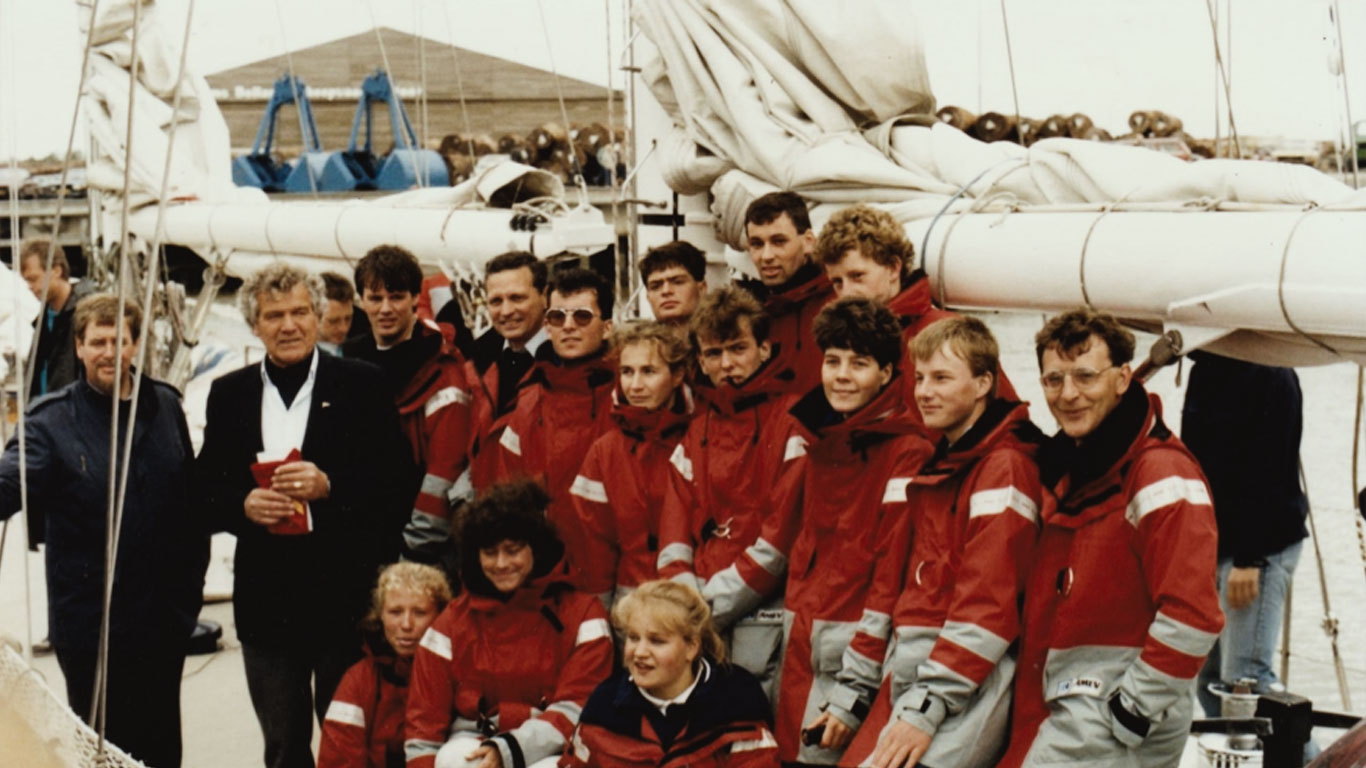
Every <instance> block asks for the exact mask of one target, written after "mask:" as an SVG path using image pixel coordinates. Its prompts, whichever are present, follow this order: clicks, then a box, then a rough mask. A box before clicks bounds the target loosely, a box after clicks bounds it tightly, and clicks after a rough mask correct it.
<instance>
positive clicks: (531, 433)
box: [494, 267, 616, 562]
mask: <svg viewBox="0 0 1366 768" xmlns="http://www.w3.org/2000/svg"><path fill="white" fill-rule="evenodd" d="M545 324H546V330H547V331H548V333H549V335H550V346H551V349H552V353H551V354H549V355H547V356H546V359H544V360H540V361H538V362H537V363H536V365H535V367H534V368H532V371H531V374H530V375H529V376H527V379H526V382H525V383H524V384H523V386H522V389H521V391H520V392H518V396H517V405H516V407H515V408H514V410H513V411H512V413H510V414H508V416H507V417H506V422H507V426H506V427H505V428H504V429H503V431H502V434H501V435H500V436H499V438H498V445H497V446H496V449H495V450H496V470H495V478H494V481H495V482H501V481H502V480H506V479H511V478H514V477H530V478H533V479H535V480H536V481H537V482H539V483H541V485H542V487H544V488H545V489H546V492H547V493H549V494H550V506H549V508H548V509H547V510H546V515H547V516H548V517H549V518H550V520H551V522H553V523H555V525H556V527H557V528H558V529H559V531H560V533H561V535H562V536H563V537H564V542H565V550H566V554H567V555H568V556H569V558H570V560H571V562H572V561H573V558H574V557H575V555H576V554H577V542H578V537H577V536H576V531H577V521H578V516H577V514H576V513H575V511H574V504H573V500H572V499H571V498H570V495H569V488H570V486H571V485H572V484H573V482H574V478H575V477H576V476H578V473H579V466H580V465H581V464H582V463H583V457H584V455H585V454H587V453H588V449H589V448H590V447H591V446H592V445H593V442H594V441H595V440H597V439H598V438H599V437H601V436H602V434H603V433H605V432H606V431H607V430H608V429H609V428H610V427H611V426H612V421H611V413H612V390H613V389H614V388H615V386H616V371H615V369H614V366H613V365H612V363H611V361H610V360H608V359H607V354H606V352H607V345H606V339H607V335H608V334H610V333H611V332H612V289H611V288H610V287H609V286H608V285H607V282H606V281H604V280H603V279H602V278H601V277H598V275H597V274H596V273H594V272H591V271H589V270H587V269H582V268H579V267H575V268H572V269H566V270H562V271H560V272H559V274H557V275H555V279H554V281H553V283H552V285H551V289H550V308H549V309H547V310H546V312H545Z"/></svg>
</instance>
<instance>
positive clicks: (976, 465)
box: [840, 399, 1043, 767]
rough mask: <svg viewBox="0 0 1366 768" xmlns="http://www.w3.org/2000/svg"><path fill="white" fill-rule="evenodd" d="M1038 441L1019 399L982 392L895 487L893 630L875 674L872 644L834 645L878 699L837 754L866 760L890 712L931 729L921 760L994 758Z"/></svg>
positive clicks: (1036, 503)
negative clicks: (956, 430) (961, 424)
mask: <svg viewBox="0 0 1366 768" xmlns="http://www.w3.org/2000/svg"><path fill="white" fill-rule="evenodd" d="M1042 442H1043V435H1042V433H1040V432H1039V430H1038V428H1037V427H1035V426H1034V424H1033V423H1032V422H1030V421H1029V406H1028V405H1026V404H1024V403H1017V402H1011V401H1006V400H999V399H998V400H992V401H989V403H988V404H987V408H986V410H985V411H984V412H983V413H982V415H981V416H980V417H979V418H978V420H977V422H976V423H975V424H973V425H972V427H971V428H969V429H968V431H967V432H966V433H964V434H963V435H962V436H961V437H959V439H958V441H957V442H955V443H953V444H952V445H950V444H949V443H948V441H947V439H945V438H941V439H940V441H939V444H938V445H937V446H936V448H935V452H934V455H933V456H931V457H930V459H929V461H927V462H926V463H925V466H924V467H922V468H921V469H920V471H919V472H917V473H915V476H914V477H913V478H911V481H910V483H909V484H908V485H907V486H906V487H905V488H904V494H903V495H904V496H905V498H906V501H907V503H908V504H909V505H910V509H911V515H910V518H909V523H910V524H909V525H908V526H904V527H903V528H901V529H899V530H898V531H897V534H896V536H895V541H894V543H893V545H892V550H893V553H894V561H896V560H899V561H900V562H901V563H903V564H904V566H903V568H904V570H903V574H904V576H903V579H902V587H901V594H900V596H899V597H897V599H896V604H895V606H894V607H893V610H892V614H891V618H892V627H893V636H894V637H895V638H896V641H895V645H894V647H893V651H892V655H891V658H890V661H889V662H888V670H887V674H886V675H885V676H884V677H883V678H882V679H881V680H879V678H878V677H876V676H872V675H870V674H868V673H869V672H871V671H874V670H876V667H875V666H874V665H873V664H872V662H873V661H876V660H881V658H882V657H881V656H878V655H876V653H877V651H879V650H880V649H879V648H877V647H876V646H872V650H873V652H874V655H872V656H869V655H867V654H866V653H864V654H860V653H859V651H860V650H862V648H863V647H864V646H865V645H866V644H867V643H866V640H865V639H864V638H863V636H862V635H859V636H857V637H856V638H855V640H854V643H852V644H851V645H850V650H849V652H847V653H846V654H845V670H844V673H843V675H842V676H843V677H845V678H847V679H854V680H856V681H858V682H857V684H856V686H855V689H856V690H858V691H859V692H860V700H861V701H862V700H864V699H863V697H864V696H868V695H870V693H871V692H872V691H876V692H877V699H876V700H875V701H874V703H873V707H872V710H871V712H870V713H869V715H868V718H867V720H865V721H864V723H863V727H862V728H861V729H860V730H859V732H858V734H857V735H856V736H855V737H854V741H853V742H851V743H850V745H849V748H848V749H846V750H845V753H844V757H843V759H841V760H840V765H845V766H857V765H860V764H862V763H863V761H865V760H867V758H868V757H869V756H870V755H871V754H872V752H873V750H874V749H875V748H876V747H877V743H878V736H879V734H880V733H881V732H882V729H883V727H884V726H886V725H887V724H888V722H889V720H890V719H900V720H904V721H906V722H908V723H910V724H911V725H914V726H915V727H916V728H919V729H920V730H921V731H924V732H925V733H928V734H930V735H931V736H932V737H933V741H931V743H930V747H929V750H928V751H927V752H926V753H925V755H924V756H923V757H922V758H921V761H922V762H924V763H925V764H926V765H955V766H965V767H968V766H991V765H995V761H996V759H997V758H998V757H999V756H1000V753H1001V751H1002V750H1003V749H1004V747H1005V739H1006V736H1007V732H1006V729H1007V725H1008V723H1007V720H1008V712H1009V709H1010V694H1011V681H1012V679H1013V677H1014V669H1015V661H1014V659H1013V658H1011V657H1010V656H1009V655H1008V654H1007V649H1008V648H1010V647H1011V645H1012V644H1013V643H1014V642H1015V641H1016V639H1017V638H1018V637H1019V631H1020V610H1019V605H1020V596H1021V594H1022V593H1023V591H1024V584H1025V577H1026V575H1027V574H1028V572H1029V566H1030V562H1031V559H1032V555H1033V549H1034V542H1035V540H1036V538H1037V537H1038V518H1039V507H1040V504H1041V496H1042V489H1041V487H1040V485H1039V469H1038V465H1037V464H1036V463H1035V455H1036V454H1037V453H1038V448H1039V445H1040V444H1041V443H1042ZM873 610H876V609H875V608H874V609H873ZM879 684H880V685H879Z"/></svg>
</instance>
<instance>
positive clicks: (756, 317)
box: [658, 285, 794, 697]
mask: <svg viewBox="0 0 1366 768" xmlns="http://www.w3.org/2000/svg"><path fill="white" fill-rule="evenodd" d="M768 327H769V326H768V315H766V314H764V310H763V308H762V307H760V306H759V302H758V301H756V300H755V299H754V297H753V296H751V295H750V294H749V292H748V291H746V290H744V289H743V288H739V287H737V286H733V285H728V286H725V287H723V288H720V289H718V290H716V291H713V292H712V293H709V294H707V296H706V298H704V299H703V300H702V304H701V306H700V307H698V310H697V313H696V314H695V315H694V316H693V320H692V338H693V344H694V349H695V351H696V353H697V356H698V361H699V366H700V367H701V369H702V374H703V376H705V377H706V380H705V381H699V382H698V387H697V398H698V406H697V411H698V412H697V415H696V416H694V417H693V420H692V424H691V425H690V426H689V427H688V432H687V434H686V435H684V437H683V442H682V443H680V444H679V446H678V447H677V448H676V449H674V452H673V454H672V455H671V456H670V457H669V463H670V465H671V469H670V472H669V484H668V487H667V488H666V489H665V492H664V506H663V509H662V510H661V511H660V514H659V544H660V548H659V560H658V567H659V576H660V577H661V578H666V579H675V580H678V581H683V582H685V583H688V584H690V585H691V586H693V587H695V588H697V590H698V591H699V592H702V591H703V585H704V584H706V583H707V581H708V580H709V579H711V578H712V577H714V576H715V575H716V574H717V573H720V572H721V571H723V570H725V569H726V568H728V567H730V566H732V565H733V564H734V562H735V560H736V558H738V557H739V556H740V555H741V553H742V552H744V550H745V548H746V547H748V546H749V545H751V544H753V543H754V541H755V539H756V538H757V537H758V535H759V529H760V528H761V527H762V526H763V524H764V518H765V517H766V516H767V515H768V514H769V513H770V512H772V511H773V510H774V509H775V504H774V502H773V500H774V499H775V498H780V497H783V496H784V495H787V494H790V493H791V492H792V488H793V487H794V481H793V480H791V479H789V478H788V477H787V476H785V475H781V474H780V473H779V470H780V468H781V466H782V464H783V462H782V458H783V448H784V445H783V442H782V438H783V425H782V421H783V414H785V413H786V411H787V407H788V405H789V402H788V398H787V397H786V395H785V393H786V391H787V389H788V388H789V387H790V386H791V383H792V379H793V373H792V371H791V369H788V368H783V367H781V365H780V363H779V362H778V361H776V360H773V359H772V345H771V344H770V343H769V340H768ZM781 607H782V603H781V597H779V598H775V599H774V600H773V601H771V603H770V604H769V605H766V606H764V608H763V609H761V610H758V611H755V612H754V613H752V614H750V615H746V614H745V613H744V612H740V613H728V614H727V615H726V616H724V617H721V616H718V617H716V619H717V626H718V627H720V628H721V629H723V630H728V631H729V632H730V637H729V638H728V639H729V640H730V646H731V659H732V661H734V662H735V663H736V664H738V665H740V666H741V667H744V668H745V669H747V670H749V671H750V672H752V673H753V674H754V676H755V677H757V678H759V680H760V682H761V683H763V684H764V685H765V686H766V693H768V694H769V695H770V697H771V696H772V690H771V688H772V685H773V683H774V678H775V675H776V674H777V668H778V661H779V659H778V653H779V646H780V644H781V640H782V611H781V610H780V609H781Z"/></svg>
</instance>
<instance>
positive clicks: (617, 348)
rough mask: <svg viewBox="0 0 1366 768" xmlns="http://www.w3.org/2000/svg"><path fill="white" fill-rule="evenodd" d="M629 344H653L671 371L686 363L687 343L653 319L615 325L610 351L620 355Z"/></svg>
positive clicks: (688, 351)
mask: <svg viewBox="0 0 1366 768" xmlns="http://www.w3.org/2000/svg"><path fill="white" fill-rule="evenodd" d="M631 344H653V345H654V348H655V351H656V352H658V353H659V356H660V358H661V359H663V360H664V362H665V363H666V364H667V365H668V366H669V370H671V371H680V370H683V368H684V367H685V366H687V364H688V354H689V353H690V352H691V350H690V349H688V344H687V343H686V342H685V341H684V340H683V339H682V338H681V337H680V336H679V335H678V333H677V332H676V331H674V330H673V329H672V328H670V327H669V326H667V325H665V324H663V323H660V322H656V321H654V320H639V321H636V322H633V323H624V324H622V325H619V326H617V330H616V331H614V332H613V333H612V339H611V348H612V352H613V353H615V354H617V355H620V354H621V350H623V349H625V348H626V347H627V346H629V345H631Z"/></svg>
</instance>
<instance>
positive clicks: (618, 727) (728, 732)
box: [560, 581, 778, 768]
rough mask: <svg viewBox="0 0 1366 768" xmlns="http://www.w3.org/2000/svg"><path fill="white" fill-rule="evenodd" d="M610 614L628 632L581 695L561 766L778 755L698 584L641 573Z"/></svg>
mask: <svg viewBox="0 0 1366 768" xmlns="http://www.w3.org/2000/svg"><path fill="white" fill-rule="evenodd" d="M612 624H613V625H614V626H615V627H616V628H617V632H618V633H619V634H621V636H622V637H623V638H625V641H626V647H625V653H624V654H623V659H624V667H623V668H622V669H619V670H617V672H616V674H614V675H613V676H612V678H611V679H610V680H608V681H607V682H605V683H603V684H602V685H600V686H598V689H597V690H596V691H594V692H593V695H592V696H591V697H589V699H588V705H587V706H585V707H584V710H583V717H582V718H581V719H580V721H579V728H578V730H577V731H576V732H575V733H574V743H573V749H572V751H571V752H570V753H569V754H567V755H565V757H564V759H563V760H561V761H560V765H561V766H565V767H566V768H586V767H588V766H591V768H633V767H635V766H660V765H666V764H667V765H689V766H696V767H698V768H702V767H712V768H767V767H768V766H777V765H778V742H777V741H776V740H775V739H774V738H773V732H772V730H771V729H770V722H769V704H768V699H766V698H765V697H764V692H763V689H762V688H760V687H759V682H758V680H756V679H755V678H754V676H753V675H751V674H750V673H749V672H747V671H745V670H744V669H742V668H740V667H737V666H733V665H731V664H728V663H726V661H725V646H724V644H723V643H722V641H721V637H720V635H718V634H717V633H716V629H715V627H713V626H712V622H711V610H710V609H709V608H708V607H707V602H706V601H705V600H703V599H702V596H701V595H699V594H698V593H697V591H696V590H694V589H693V588H692V587H689V586H687V585H684V584H680V583H678V582H674V581H650V582H646V583H645V584H642V585H641V586H640V587H639V588H638V589H637V590H636V591H634V592H632V593H631V594H629V595H627V596H626V597H624V598H622V599H621V600H620V601H618V602H617V604H616V606H615V607H614V608H613V610H612Z"/></svg>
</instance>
